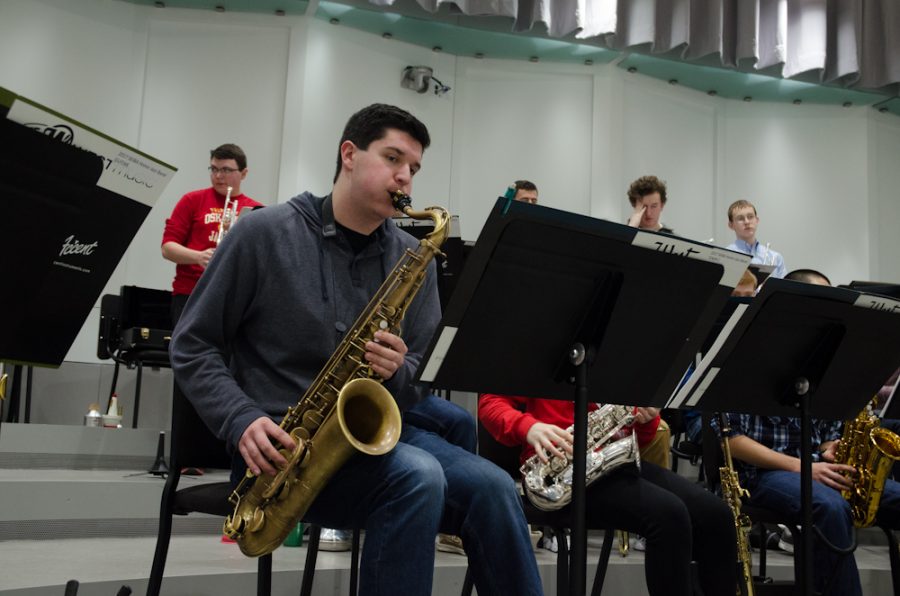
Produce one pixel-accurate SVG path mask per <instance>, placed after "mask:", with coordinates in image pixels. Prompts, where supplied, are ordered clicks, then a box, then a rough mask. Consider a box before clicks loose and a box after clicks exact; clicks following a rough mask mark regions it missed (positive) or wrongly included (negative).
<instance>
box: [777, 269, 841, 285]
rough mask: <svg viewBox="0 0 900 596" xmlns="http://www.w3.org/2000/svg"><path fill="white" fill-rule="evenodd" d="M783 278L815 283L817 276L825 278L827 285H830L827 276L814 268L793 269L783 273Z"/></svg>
mask: <svg viewBox="0 0 900 596" xmlns="http://www.w3.org/2000/svg"><path fill="white" fill-rule="evenodd" d="M784 278H785V279H789V280H791V281H802V282H803V283H807V284H812V283H816V279H817V278H818V279H823V280H825V281H826V282H827V283H828V285H829V286H830V285H831V280H830V279H828V276H827V275H825V274H824V273H821V272H819V271H816V270H815V269H794V270H793V271H791V272H790V273H788V274H787V275H785V276H784Z"/></svg>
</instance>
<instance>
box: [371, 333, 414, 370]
mask: <svg viewBox="0 0 900 596" xmlns="http://www.w3.org/2000/svg"><path fill="white" fill-rule="evenodd" d="M406 351H407V347H406V343H405V342H404V341H403V339H402V338H401V337H400V336H398V335H394V334H393V333H389V332H387V331H376V332H375V341H370V342H366V362H368V363H369V364H370V365H371V366H372V370H374V371H375V372H376V373H378V375H379V376H380V377H381V378H382V379H384V380H385V381H387V380H388V379H390V378H391V377H393V376H394V373H396V372H397V371H398V370H399V369H400V367H401V366H403V362H404V360H405V359H406Z"/></svg>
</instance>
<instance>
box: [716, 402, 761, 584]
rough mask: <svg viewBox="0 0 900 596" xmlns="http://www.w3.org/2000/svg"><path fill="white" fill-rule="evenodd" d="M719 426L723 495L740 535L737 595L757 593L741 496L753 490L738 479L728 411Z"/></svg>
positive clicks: (737, 533) (744, 496) (720, 474)
mask: <svg viewBox="0 0 900 596" xmlns="http://www.w3.org/2000/svg"><path fill="white" fill-rule="evenodd" d="M719 428H720V429H721V433H722V454H723V455H724V462H723V463H724V465H723V466H722V467H720V468H719V482H720V486H721V488H722V498H723V499H725V502H726V503H727V504H728V508H729V509H731V513H732V515H733V516H734V533H735V535H736V536H737V554H738V560H737V564H738V567H739V569H738V571H739V575H740V584H739V585H738V586H737V587H736V589H735V594H736V595H737V596H753V560H752V559H751V558H750V527H751V525H752V523H751V521H750V517H749V516H748V515H747V514H746V513H742V512H741V499H743V498H749V497H750V492H749V491H748V490H747V489H746V488H742V487H741V484H740V482H739V481H738V475H737V472H735V470H734V464H733V463H732V461H731V446H730V445H729V443H728V433H729V432H730V431H731V429H730V428H729V426H728V418H727V417H726V416H725V414H719Z"/></svg>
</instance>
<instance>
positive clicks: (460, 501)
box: [366, 410, 543, 596]
mask: <svg viewBox="0 0 900 596" xmlns="http://www.w3.org/2000/svg"><path fill="white" fill-rule="evenodd" d="M463 411H465V410H463ZM467 414H468V413H467ZM470 418H471V416H470ZM400 445H401V446H407V447H410V448H414V447H417V448H419V449H421V450H422V452H423V453H427V454H430V455H432V456H433V457H434V458H435V459H436V460H437V461H438V462H439V465H440V467H441V468H442V469H443V476H444V478H445V480H446V487H447V492H446V494H445V498H444V503H445V505H446V507H445V509H444V514H443V517H442V519H441V524H440V531H442V532H447V533H449V534H456V535H458V536H459V537H460V538H462V541H463V546H464V547H465V549H466V556H467V557H468V559H469V569H470V570H471V571H472V577H473V578H474V580H475V587H476V588H477V589H478V593H479V594H491V595H498V596H502V595H509V596H528V595H540V594H543V587H542V585H541V578H540V575H539V574H538V570H537V562H536V561H535V558H534V550H533V549H532V547H531V537H530V535H529V532H528V525H527V523H526V521H525V514H524V512H523V511H522V500H521V497H520V496H519V494H518V492H517V490H516V485H515V483H514V482H513V479H512V477H511V476H510V475H509V474H507V473H506V472H504V471H503V470H501V469H500V468H498V467H497V466H496V465H494V464H492V463H491V462H489V461H487V460H486V459H484V458H482V457H479V456H477V455H474V454H472V453H470V452H468V451H466V450H465V449H463V448H461V447H458V446H456V445H451V444H450V443H448V442H447V441H445V440H444V439H443V438H441V437H439V436H438V435H437V434H435V433H433V432H430V431H427V430H423V429H421V428H418V427H415V426H412V425H409V424H404V425H403V433H402V434H401V435H400ZM431 539H432V545H431V550H432V553H433V550H434V544H433V541H434V535H432V538H431ZM366 542H368V535H367V536H366ZM406 552H408V549H407V548H405V547H404V548H402V549H398V555H397V556H402V555H401V554H400V553H406ZM395 593H397V594H406V593H407V592H406V591H405V590H396V591H395Z"/></svg>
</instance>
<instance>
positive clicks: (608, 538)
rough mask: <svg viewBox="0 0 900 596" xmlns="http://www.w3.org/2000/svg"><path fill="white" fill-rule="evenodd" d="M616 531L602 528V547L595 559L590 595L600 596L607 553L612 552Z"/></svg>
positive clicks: (607, 562)
mask: <svg viewBox="0 0 900 596" xmlns="http://www.w3.org/2000/svg"><path fill="white" fill-rule="evenodd" d="M615 536H616V531H615V530H614V529H612V528H607V529H606V530H603V548H601V549H600V558H599V559H597V572H596V573H595V574H594V585H593V587H592V588H591V596H600V594H601V592H603V582H604V581H605V580H606V566H607V565H608V564H609V555H610V553H611V552H612V543H613V541H614V540H615Z"/></svg>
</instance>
